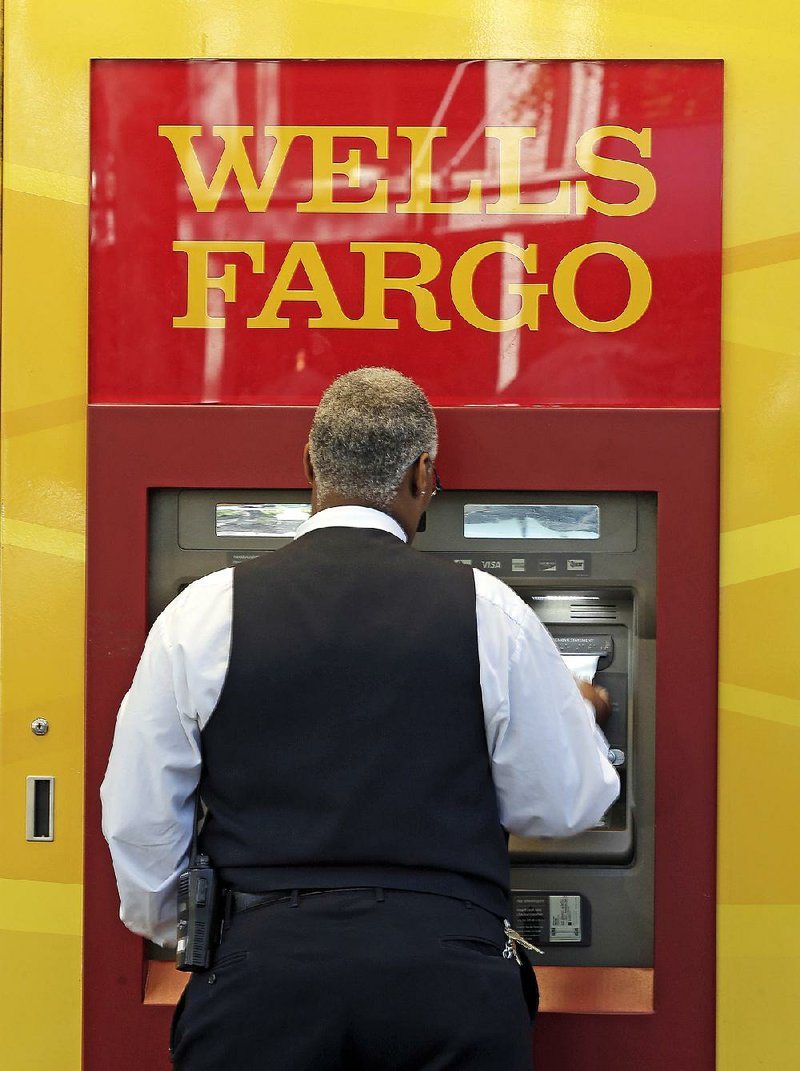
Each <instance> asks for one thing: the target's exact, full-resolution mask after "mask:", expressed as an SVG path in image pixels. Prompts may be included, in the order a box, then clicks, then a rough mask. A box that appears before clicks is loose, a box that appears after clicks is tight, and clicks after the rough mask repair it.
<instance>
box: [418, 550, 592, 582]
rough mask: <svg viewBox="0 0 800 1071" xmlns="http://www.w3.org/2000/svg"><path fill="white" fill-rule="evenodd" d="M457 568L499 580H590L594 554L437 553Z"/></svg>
mask: <svg viewBox="0 0 800 1071" xmlns="http://www.w3.org/2000/svg"><path fill="white" fill-rule="evenodd" d="M436 553H437V554H438V556H439V557H442V558H449V560H450V561H453V562H455V563H456V564H457V565H470V566H472V568H473V569H482V570H483V571H484V572H485V573H495V574H496V575H498V576H509V577H518V576H571V577H575V576H591V575H592V556H591V554H580V555H570V554H470V555H464V554H463V553H462V554H457V553H455V552H453V553H452V554H449V553H447V552H442V551H437V552H436Z"/></svg>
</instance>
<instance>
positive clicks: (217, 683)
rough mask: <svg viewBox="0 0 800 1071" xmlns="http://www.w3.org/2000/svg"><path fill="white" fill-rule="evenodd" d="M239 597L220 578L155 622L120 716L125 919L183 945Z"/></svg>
mask: <svg viewBox="0 0 800 1071" xmlns="http://www.w3.org/2000/svg"><path fill="white" fill-rule="evenodd" d="M227 572H230V571H229V570H228V571H227ZM192 589H195V590H194V591H193V590H192ZM230 598H231V596H230V581H229V578H225V577H223V576H222V574H220V573H216V574H212V575H211V576H210V577H206V578H204V580H202V581H198V582H197V583H196V584H193V585H191V586H190V587H189V588H187V589H186V590H185V591H184V592H182V594H181V595H179V596H178V598H177V599H176V600H175V601H174V602H173V603H171V604H170V606H169V607H167V609H166V610H165V611H164V613H163V614H162V615H161V617H159V618H158V620H157V621H156V623H155V624H154V625H153V628H152V629H151V631H150V634H149V636H148V638H147V642H146V644H145V648H144V651H143V653H142V657H141V659H140V661H139V665H138V667H137V670H136V674H135V676H134V678H133V683H132V684H131V687H130V690H129V691H128V693H127V695H126V696H125V698H124V699H123V701H122V705H121V706H120V709H119V713H118V715H117V724H116V729H115V732H114V743H113V746H112V749H111V755H110V758H109V762H108V768H107V770H106V775H105V778H104V780H103V784H102V786H101V789H100V797H101V801H102V806H103V834H104V836H105V838H106V840H107V841H108V845H109V848H110V851H111V858H112V862H113V864H114V873H115V875H116V879H117V887H118V889H119V895H120V918H121V919H122V921H123V922H124V923H125V925H126V926H127V927H128V929H130V930H132V931H133V932H134V933H138V934H141V935H142V936H143V937H148V938H150V939H151V940H153V941H155V942H156V943H157V944H160V945H164V946H174V945H175V942H176V924H177V883H178V875H179V874H180V873H181V871H182V870H184V869H185V868H186V865H187V863H188V856H189V845H190V842H191V838H192V829H193V825H194V800H195V793H196V789H197V785H198V781H199V778H200V766H201V753H200V733H201V729H202V726H203V725H204V724H205V722H206V721H207V719H208V717H209V716H210V714H211V713H212V711H213V709H214V707H215V706H216V703H217V700H218V698H219V694H220V691H221V688H222V684H223V681H224V677H225V672H226V670H227V663H228V657H229V649H230Z"/></svg>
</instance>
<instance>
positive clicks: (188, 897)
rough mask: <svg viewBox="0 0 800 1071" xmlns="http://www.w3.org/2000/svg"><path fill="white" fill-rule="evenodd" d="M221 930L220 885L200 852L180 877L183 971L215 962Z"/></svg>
mask: <svg viewBox="0 0 800 1071" xmlns="http://www.w3.org/2000/svg"><path fill="white" fill-rule="evenodd" d="M218 930H219V887H218V882H217V875H216V874H215V873H214V870H213V868H212V867H211V866H209V860H208V856H205V855H201V856H199V858H198V860H197V863H196V864H194V865H193V866H190V867H189V869H188V870H184V872H183V873H182V874H181V875H180V877H179V878H178V948H177V951H176V956H175V967H176V968H177V970H179V971H205V970H208V968H209V967H210V966H211V955H212V953H213V950H214V945H215V942H216V938H217V934H218Z"/></svg>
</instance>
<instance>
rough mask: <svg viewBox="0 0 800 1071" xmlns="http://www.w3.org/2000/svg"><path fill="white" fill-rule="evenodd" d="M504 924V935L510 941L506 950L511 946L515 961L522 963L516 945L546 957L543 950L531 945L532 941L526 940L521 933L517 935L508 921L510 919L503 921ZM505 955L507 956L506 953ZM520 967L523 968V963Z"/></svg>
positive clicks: (509, 957) (507, 957)
mask: <svg viewBox="0 0 800 1071" xmlns="http://www.w3.org/2000/svg"><path fill="white" fill-rule="evenodd" d="M503 922H504V924H505V925H504V927H503V933H505V935H506V938H507V941H508V943H507V945H506V949H508V948H509V946H510V949H511V953H512V955H513V956H514V959H515V960H516V961H517V963H520V959H519V956H518V955H517V949H516V947H515V946H516V945H522V947H523V948H525V949H527V951H528V952H538V953H539V955H540V956H543V955H544V952H542V950H541V948H537V947H536V945H532V944H531V943H530V941H528V940H526V939H525V938H524V937H523V936H522V934H521V933H517V931H516V930H513V929H512V928H511V923H510V922H509V921H508V919H503ZM503 954H504V955H505V952H504V953H503ZM506 959H511V956H506ZM520 966H522V964H521V963H520Z"/></svg>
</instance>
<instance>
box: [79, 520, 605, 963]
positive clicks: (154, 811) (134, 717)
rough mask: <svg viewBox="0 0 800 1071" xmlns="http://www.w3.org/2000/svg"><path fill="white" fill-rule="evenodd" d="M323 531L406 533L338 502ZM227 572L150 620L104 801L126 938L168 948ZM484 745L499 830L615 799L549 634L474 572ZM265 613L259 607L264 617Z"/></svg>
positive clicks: (220, 657)
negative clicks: (130, 935) (347, 529)
mask: <svg viewBox="0 0 800 1071" xmlns="http://www.w3.org/2000/svg"><path fill="white" fill-rule="evenodd" d="M324 527H354V528H377V529H380V530H382V531H385V532H390V533H391V534H392V535H395V536H397V538H398V539H403V540H405V538H406V536H405V533H404V532H403V530H402V528H401V527H400V525H399V524H398V523H397V522H396V521H395V520H393V519H392V518H391V517H389V516H388V515H387V514H385V513H381V512H379V511H377V510H372V509H366V508H363V507H359V506H339V507H335V508H332V509H326V510H323V511H321V512H320V513H317V514H315V515H314V516H313V517H311V518H310V519H309V520H308V521H306V522H305V523H304V524H303V525H301V527H300V528H299V529H298V532H297V536H301V535H304V534H305V533H306V532H310V531H313V530H315V529H317V528H324ZM232 592H233V570H232V569H223V570H221V571H219V572H216V573H211V574H210V575H209V576H206V577H203V578H202V579H200V580H197V581H195V582H194V583H193V584H190V585H189V586H188V587H187V588H185V589H184V591H182V592H181V593H180V595H178V597H177V598H176V599H174V600H173V602H171V603H170V605H169V606H168V607H167V608H166V609H165V610H164V612H163V613H162V614H161V616H160V617H159V618H158V619H157V621H156V622H155V624H154V625H153V627H152V629H151V630H150V634H149V636H148V637H147V642H146V644H145V648H144V652H143V654H142V657H141V660H140V662H139V666H138V668H137V670H136V674H135V676H134V679H133V683H132V684H131V687H130V690H129V691H128V693H127V695H126V696H125V698H124V699H123V701H122V705H121V706H120V709H119V714H118V717H117V725H116V730H115V733H114V745H113V747H112V750H111V756H110V758H109V763H108V769H107V771H106V776H105V779H104V781H103V784H102V787H101V790H100V794H101V798H102V803H103V833H104V835H105V837H106V840H107V841H108V843H109V847H110V849H111V856H112V859H113V863H114V871H115V873H116V877H117V885H118V887H119V893H120V901H121V909H120V918H121V919H122V921H123V922H124V923H125V925H126V926H127V927H128V928H129V929H131V930H133V932H134V933H138V934H141V935H143V936H145V937H149V938H151V939H152V940H154V941H156V942H158V943H159V944H162V945H174V943H175V926H176V906H175V903H176V889H177V878H178V875H179V873H180V872H181V871H182V870H183V869H185V867H186V865H187V860H188V851H189V844H190V841H191V836H192V827H193V823H194V794H195V790H196V788H197V784H198V781H199V778H200V761H201V760H200V733H201V731H202V729H203V728H204V726H205V725H206V723H207V722H208V720H209V718H210V717H211V716H212V714H213V712H214V709H215V707H216V705H217V701H218V699H219V697H220V694H221V691H222V686H223V683H224V681H225V675H226V673H227V668H228V659H229V655H230V647H231V622H232V605H233V598H232ZM475 593H476V614H477V623H478V653H479V658H480V676H481V693H482V696H483V708H484V718H485V723H486V743H487V747H488V751H489V754H490V756H491V766H492V777H493V779H494V784H495V789H496V792H497V803H498V811H499V815H500V821H501V823H502V825H503V827H504V828H505V829H506V830H508V832H509V833H516V834H518V835H519V836H523V837H563V836H569V835H570V834H573V833H577V832H580V831H581V830H584V829H588V828H590V827H591V826H593V825H595V824H596V823H597V822H598V820H599V819H600V818H601V816H602V815H603V814H604V813H605V811H606V810H607V809H608V807H609V806H610V805H611V803H613V801H614V800H615V799H616V798H617V795H618V793H619V778H618V776H617V773H616V771H615V770H614V768H613V767H612V766H611V764H610V763H609V762H608V759H607V757H606V756H607V752H608V744H607V742H606V739H605V737H604V736H603V734H602V733H601V732H600V730H599V729H598V728H597V725H596V723H595V719H594V711H593V709H592V706H591V703H588V702H587V701H585V700H583V699H582V698H581V695H580V693H579V691H578V689H577V687H576V685H575V682H574V680H573V679H572V676H571V674H570V672H569V670H568V669H567V667H566V665H565V663H564V661H563V659H562V658H561V656H560V655H559V653H558V651H557V649H556V647H555V644H554V643H553V641H552V639H551V638H550V635H549V633H548V632H547V630H546V629H545V627H544V626H543V625H542V624H541V622H540V621H539V619H538V618H537V617H536V615H535V614H534V613H533V611H532V610H531V609H530V608H529V607H528V606H527V605H526V604H525V603H524V602H523V601H522V599H520V598H519V597H518V596H517V595H515V594H514V592H513V591H512V590H511V589H510V588H509V587H507V586H506V585H505V584H504V583H503V582H502V581H500V580H498V579H497V577H494V576H490V575H489V574H488V573H484V572H481V571H480V570H475ZM267 609H268V608H267Z"/></svg>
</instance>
